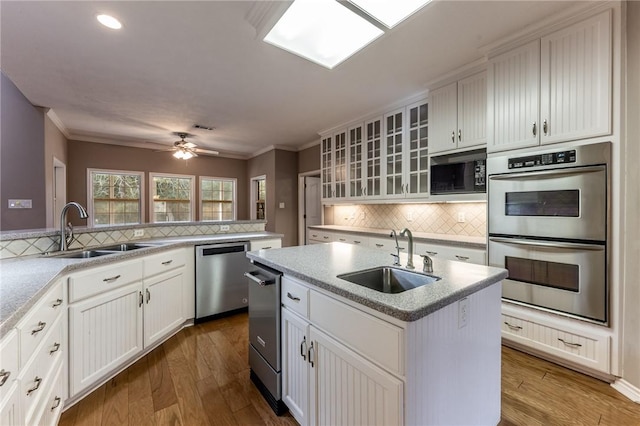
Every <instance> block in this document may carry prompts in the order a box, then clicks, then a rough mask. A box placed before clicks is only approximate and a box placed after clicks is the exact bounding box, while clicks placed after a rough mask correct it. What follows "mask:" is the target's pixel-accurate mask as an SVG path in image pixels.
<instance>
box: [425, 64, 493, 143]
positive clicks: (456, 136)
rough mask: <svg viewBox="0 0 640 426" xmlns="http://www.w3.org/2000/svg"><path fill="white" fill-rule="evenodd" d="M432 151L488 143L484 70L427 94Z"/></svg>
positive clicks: (485, 77) (485, 74)
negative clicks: (429, 107) (429, 108)
mask: <svg viewBox="0 0 640 426" xmlns="http://www.w3.org/2000/svg"><path fill="white" fill-rule="evenodd" d="M429 103H430V104H431V122H430V128H431V129H430V133H431V135H430V137H429V147H430V148H429V150H430V152H431V154H435V153H439V152H445V151H451V150H455V149H461V148H467V147H472V146H480V145H484V144H486V143H487V73H486V71H482V72H480V73H477V74H474V75H472V76H469V77H467V78H464V79H462V80H460V81H457V82H455V83H451V84H449V85H447V86H444V87H441V88H439V89H436V90H433V91H432V92H431V94H430V96H429Z"/></svg>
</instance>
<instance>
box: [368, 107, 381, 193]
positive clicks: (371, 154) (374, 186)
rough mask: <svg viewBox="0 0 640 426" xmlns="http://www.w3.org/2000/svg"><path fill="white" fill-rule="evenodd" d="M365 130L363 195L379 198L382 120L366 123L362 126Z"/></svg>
mask: <svg viewBox="0 0 640 426" xmlns="http://www.w3.org/2000/svg"><path fill="white" fill-rule="evenodd" d="M364 130H365V158H366V160H365V164H366V166H365V187H364V195H365V196H367V197H379V196H380V195H381V194H382V188H381V183H382V180H381V176H382V172H381V170H380V164H381V158H382V157H381V155H382V151H381V150H380V148H381V143H382V119H381V118H377V119H375V120H372V121H368V122H366V123H365V125H364Z"/></svg>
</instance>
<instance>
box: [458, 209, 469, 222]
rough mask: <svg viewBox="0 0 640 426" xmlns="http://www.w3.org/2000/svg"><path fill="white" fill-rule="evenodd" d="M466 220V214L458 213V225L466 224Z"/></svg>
mask: <svg viewBox="0 0 640 426" xmlns="http://www.w3.org/2000/svg"><path fill="white" fill-rule="evenodd" d="M466 220H467V218H466V217H465V214H464V212H458V223H464V222H465V221H466Z"/></svg>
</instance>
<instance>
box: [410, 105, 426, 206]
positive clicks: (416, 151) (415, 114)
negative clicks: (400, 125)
mask: <svg viewBox="0 0 640 426" xmlns="http://www.w3.org/2000/svg"><path fill="white" fill-rule="evenodd" d="M407 110H408V115H409V123H408V124H409V125H408V127H409V129H408V130H409V147H408V156H409V162H408V164H407V165H406V167H407V182H406V183H407V184H408V187H407V192H408V193H409V195H413V196H415V195H427V194H428V193H429V187H428V176H429V158H428V156H429V105H428V104H427V103H426V102H423V103H420V104H417V105H412V106H409V107H408V108H407Z"/></svg>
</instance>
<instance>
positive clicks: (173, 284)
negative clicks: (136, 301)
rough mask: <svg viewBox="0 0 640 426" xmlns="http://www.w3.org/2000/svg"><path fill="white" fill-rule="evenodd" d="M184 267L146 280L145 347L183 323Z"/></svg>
mask: <svg viewBox="0 0 640 426" xmlns="http://www.w3.org/2000/svg"><path fill="white" fill-rule="evenodd" d="M183 287H184V283H183V274H182V269H178V270H175V271H172V272H165V273H164V274H162V275H158V276H156V277H153V278H151V279H149V280H146V279H145V280H144V299H145V305H144V347H145V348H146V347H149V346H151V345H153V344H154V343H156V342H157V341H158V340H160V339H162V338H163V337H165V336H166V335H167V334H169V333H171V332H172V331H173V330H175V329H176V328H177V327H179V326H180V325H182V323H184V321H185V317H184V315H183V313H182V305H183V303H182V294H183V291H182V289H183Z"/></svg>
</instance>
